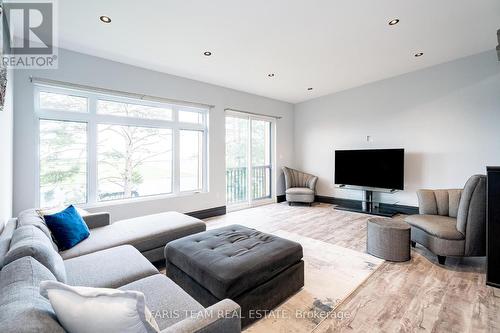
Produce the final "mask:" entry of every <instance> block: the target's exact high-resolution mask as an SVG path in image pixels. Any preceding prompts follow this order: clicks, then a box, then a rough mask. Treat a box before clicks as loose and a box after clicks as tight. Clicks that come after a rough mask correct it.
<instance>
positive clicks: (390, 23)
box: [389, 19, 399, 25]
mask: <svg viewBox="0 0 500 333" xmlns="http://www.w3.org/2000/svg"><path fill="white" fill-rule="evenodd" d="M398 23H399V19H394V20H390V21H389V25H396V24H398Z"/></svg>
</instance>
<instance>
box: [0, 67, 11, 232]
mask: <svg viewBox="0 0 500 333" xmlns="http://www.w3.org/2000/svg"><path fill="white" fill-rule="evenodd" d="M13 81H14V75H12V70H8V71H7V90H6V96H5V105H4V110H3V112H0V230H1V229H2V227H1V226H2V225H3V224H4V223H5V221H6V220H7V219H9V218H10V217H12V158H13V156H12V139H13V128H14V122H13V121H14V117H13V107H12V106H13V90H12V87H13V83H14V82H13Z"/></svg>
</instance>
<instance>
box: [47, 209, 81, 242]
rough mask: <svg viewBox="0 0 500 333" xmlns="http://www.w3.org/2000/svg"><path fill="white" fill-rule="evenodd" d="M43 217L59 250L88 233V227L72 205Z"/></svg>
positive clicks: (79, 240) (78, 240)
mask: <svg viewBox="0 0 500 333" xmlns="http://www.w3.org/2000/svg"><path fill="white" fill-rule="evenodd" d="M43 218H44V220H45V223H46V224H47V226H48V227H49V229H50V231H51V232H52V235H53V236H54V238H55V240H56V244H57V247H58V249H59V251H64V250H68V249H70V248H72V247H73V246H75V245H76V244H78V243H80V242H81V241H83V240H84V239H85V238H87V237H89V235H90V231H89V228H88V227H87V225H86V224H85V222H84V221H83V219H82V217H81V216H80V214H79V213H78V211H77V210H76V208H75V207H73V205H70V206H68V208H66V209H65V210H63V211H60V212H58V213H55V214H52V215H44V217H43Z"/></svg>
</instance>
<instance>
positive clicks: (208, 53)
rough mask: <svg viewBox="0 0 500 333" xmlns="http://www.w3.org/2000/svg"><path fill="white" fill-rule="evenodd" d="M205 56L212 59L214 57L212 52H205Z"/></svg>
mask: <svg viewBox="0 0 500 333" xmlns="http://www.w3.org/2000/svg"><path fill="white" fill-rule="evenodd" d="M203 54H204V55H206V56H207V57H210V56H211V55H212V52H210V51H205V52H203Z"/></svg>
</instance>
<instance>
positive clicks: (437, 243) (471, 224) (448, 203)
mask: <svg viewBox="0 0 500 333" xmlns="http://www.w3.org/2000/svg"><path fill="white" fill-rule="evenodd" d="M417 195H418V201H419V213H420V214H419V215H412V216H408V217H407V218H406V219H405V220H406V222H407V223H408V224H410V226H411V242H412V246H413V247H415V245H416V243H419V244H421V245H423V246H424V247H426V248H427V249H429V250H430V251H431V252H432V253H434V254H436V255H437V257H438V261H439V263H440V264H441V265H444V263H445V260H446V257H447V256H458V257H469V256H471V257H474V256H485V255H486V176H484V175H475V176H472V177H471V178H470V179H469V180H468V181H467V183H466V184H465V187H464V188H463V190H419V191H417Z"/></svg>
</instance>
